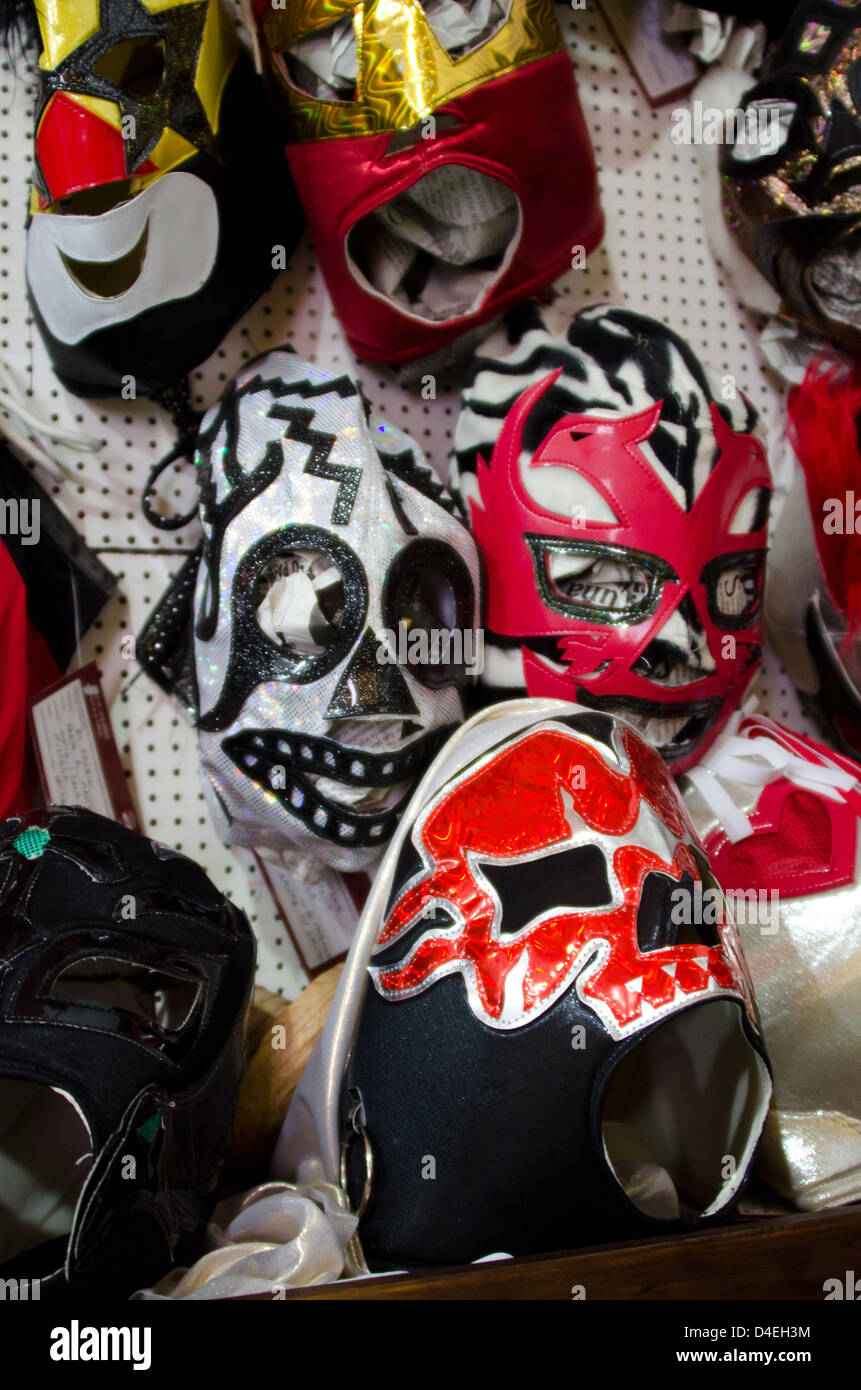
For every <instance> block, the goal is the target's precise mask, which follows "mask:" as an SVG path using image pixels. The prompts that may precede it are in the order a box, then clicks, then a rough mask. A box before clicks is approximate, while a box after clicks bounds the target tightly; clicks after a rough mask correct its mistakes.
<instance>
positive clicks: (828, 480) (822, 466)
mask: <svg viewBox="0 0 861 1390" xmlns="http://www.w3.org/2000/svg"><path fill="white" fill-rule="evenodd" d="M859 415H861V364H858V365H854V364H851V363H849V362H846V361H841V362H837V363H835V362H834V360H833V359H831V358H819V359H818V360H817V361H815V362H812V363H811V364H810V366H809V367H808V369H807V374H806V375H805V378H804V381H803V382H802V384H801V385H800V386H797V387H796V388H795V390H794V391H792V392H791V394H790V397H789V438H790V440H791V442H792V446H793V448H794V449H795V452H796V454H797V455H798V459H799V462H800V463H801V466H802V468H803V469H804V476H805V479H806V482H807V496H808V500H809V502H810V513H811V516H812V518H813V529H814V532H815V534H816V543H817V548H818V550H819V557H820V559H821V561H822V566H823V569H824V570H825V578H826V581H827V583H828V588H829V591H830V593H831V597H832V598H833V600H834V602H835V603H836V604H837V606H838V608H840V609H842V611H843V612H844V613H845V614H846V620H847V623H848V628H849V630H848V633H847V636H846V642H845V644H844V645H848V644H849V643H850V642H851V641H852V640H853V639H854V638H855V637H856V636H857V635H858V633H859V630H861V534H855V529H854V528H855V517H854V515H853V516H852V518H851V520H849V525H848V526H846V525H844V534H843V535H829V534H828V533H826V532H825V530H824V529H823V522H824V520H825V518H826V515H828V512H830V511H831V510H832V509H831V508H829V509H828V511H826V503H827V502H828V501H829V499H835V498H836V499H838V500H839V502H840V504H841V506H842V507H843V508H844V511H845V506H846V494H847V492H854V493H855V497H856V499H857V500H858V501H859V502H861V451H859V447H858V416H859ZM846 521H847V518H846V517H845V515H844V523H845V522H846ZM850 528H851V533H850ZM859 530H861V519H859Z"/></svg>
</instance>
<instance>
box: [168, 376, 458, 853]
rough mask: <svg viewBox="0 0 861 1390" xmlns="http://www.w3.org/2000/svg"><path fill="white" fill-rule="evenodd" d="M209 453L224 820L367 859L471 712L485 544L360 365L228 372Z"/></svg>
mask: <svg viewBox="0 0 861 1390" xmlns="http://www.w3.org/2000/svg"><path fill="white" fill-rule="evenodd" d="M197 463H198V470H199V478H200V487H201V492H200V514H201V520H202V523H203V528H204V546H203V555H202V560H201V563H200V567H199V570H198V575H197V582H196V590H195V597H194V616H193V639H194V641H193V646H194V674H195V685H196V695H197V704H198V729H199V739H200V760H201V771H202V775H203V779H204V787H205V791H206V795H207V799H208V801H209V804H210V809H211V811H212V814H213V817H214V820H215V823H216V826H217V828H218V829H219V832H220V834H221V835H222V838H223V839H224V840H225V841H227V842H228V843H234V844H242V845H254V846H256V847H267V848H269V849H272V850H276V851H284V850H288V851H291V852H293V853H294V854H295V853H297V852H298V854H299V855H301V856H308V857H310V858H314V859H317V860H322V861H323V862H325V863H327V864H329V865H330V866H332V867H334V868H337V869H357V868H361V867H363V866H365V865H366V864H368V863H369V862H370V861H371V860H372V859H373V858H374V857H375V855H376V853H377V851H378V850H379V849H380V848H381V847H382V846H383V845H384V844H385V843H386V842H387V841H388V839H389V838H390V836H391V834H392V832H393V830H394V828H395V825H396V824H397V820H398V816H399V814H400V810H401V808H402V806H403V805H404V804H405V801H406V799H407V798H408V796H409V794H410V792H411V790H412V786H413V784H414V782H415V780H416V778H417V776H418V775H419V774H420V773H421V772H422V771H423V770H424V767H425V766H426V765H427V763H428V762H429V761H430V759H431V757H432V756H433V755H434V753H435V752H436V751H437V749H438V748H439V747H440V745H441V744H442V743H443V742H444V740H445V739H446V738H447V736H448V734H449V733H450V732H451V730H452V728H453V727H455V726H456V725H457V724H459V723H460V721H461V720H462V718H463V713H464V706H463V690H464V687H465V685H466V684H468V682H469V680H470V667H471V665H472V666H473V667H474V665H475V650H476V648H475V638H476V628H477V624H478V621H479V607H478V604H479V578H478V559H477V553H476V549H475V546H474V543H473V541H472V539H471V537H470V535H469V533H468V531H467V529H466V527H465V526H464V525H463V523H462V522H461V520H460V519H459V517H458V516H457V514H456V512H455V505H454V503H453V502H452V500H451V498H450V497H449V496H448V495H447V494H446V493H445V491H444V490H443V488H442V485H441V484H440V483H439V482H438V481H437V479H436V478H435V476H434V475H433V473H432V472H431V470H430V469H429V468H428V466H427V464H426V463H425V461H424V458H423V456H422V454H421V452H420V451H419V450H418V448H417V447H416V445H415V444H414V442H413V441H412V440H411V439H410V438H409V437H408V436H407V435H405V434H404V433H403V432H402V431H401V430H398V429H396V428H393V427H392V426H390V425H387V424H385V423H383V422H381V421H380V420H378V419H376V418H375V417H374V415H373V414H372V412H371V411H370V409H369V407H368V405H367V403H366V401H365V400H364V398H363V396H362V394H361V392H360V390H359V388H358V386H357V385H356V384H355V383H354V382H353V381H352V380H351V379H350V378H349V377H347V376H338V377H336V376H333V375H332V374H331V373H329V372H327V371H325V370H324V369H322V368H320V367H317V366H314V365H312V364H310V363H308V362H305V361H303V360H302V359H301V358H299V357H297V356H295V355H294V354H292V353H291V352H289V351H283V350H282V351H276V352H273V353H270V354H269V355H268V356H266V357H265V358H263V359H259V360H258V361H257V362H255V363H254V364H252V365H251V366H249V367H248V368H247V369H246V370H245V371H244V372H243V373H242V374H241V375H240V376H238V377H237V378H236V379H235V380H234V381H233V382H232V383H231V384H230V386H229V387H228V389H227V391H226V392H225V395H224V397H223V398H222V401H221V403H220V404H219V406H218V407H216V408H215V409H214V410H213V411H211V412H210V413H209V415H208V416H207V417H206V419H205V420H204V422H203V426H202V429H201V432H200V435H199V439H198V457H197Z"/></svg>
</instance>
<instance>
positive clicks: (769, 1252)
mask: <svg viewBox="0 0 861 1390" xmlns="http://www.w3.org/2000/svg"><path fill="white" fill-rule="evenodd" d="M847 1269H854V1270H857V1271H858V1273H859V1274H861V1205H856V1206H852V1207H844V1208H842V1209H841V1210H838V1211H829V1212H824V1213H822V1214H820V1215H815V1216H788V1217H779V1218H771V1219H767V1220H758V1221H744V1222H736V1223H735V1224H733V1225H731V1226H725V1227H722V1228H720V1229H717V1230H713V1231H708V1232H704V1233H699V1234H696V1235H690V1236H684V1237H681V1238H678V1237H676V1238H673V1239H665V1240H656V1241H637V1242H633V1243H629V1244H625V1245H614V1246H604V1247H601V1248H599V1249H592V1250H581V1251H576V1252H574V1253H573V1254H564V1255H553V1256H540V1257H536V1258H530V1259H522V1260H504V1261H500V1262H499V1263H494V1264H486V1265H477V1266H476V1265H472V1266H468V1267H467V1268H465V1269H448V1270H439V1271H437V1272H434V1273H428V1274H422V1275H414V1274H408V1275H395V1276H386V1277H385V1278H377V1279H363V1280H355V1281H350V1282H342V1283H339V1284H327V1285H323V1286H319V1287H317V1288H312V1289H293V1290H288V1291H287V1293H286V1298H287V1299H289V1300H293V1299H314V1300H321V1299H337V1300H343V1299H445V1300H452V1299H564V1300H566V1301H567V1300H570V1299H571V1298H572V1288H573V1287H574V1286H575V1285H582V1286H583V1288H584V1290H585V1297H586V1299H587V1300H589V1299H592V1300H594V1299H816V1300H819V1301H820V1302H821V1301H822V1299H823V1296H824V1292H823V1284H824V1281H825V1280H826V1279H830V1278H835V1277H836V1278H841V1279H842V1278H843V1275H844V1271H845V1270H847Z"/></svg>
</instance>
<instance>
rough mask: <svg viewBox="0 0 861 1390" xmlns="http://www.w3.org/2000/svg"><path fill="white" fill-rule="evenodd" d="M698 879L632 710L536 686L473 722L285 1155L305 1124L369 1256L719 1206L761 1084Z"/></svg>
mask: <svg viewBox="0 0 861 1390" xmlns="http://www.w3.org/2000/svg"><path fill="white" fill-rule="evenodd" d="M713 883H714V881H713V879H712V878H711V875H710V872H709V869H708V865H707V861H706V859H705V856H704V854H703V852H702V849H701V847H700V846H699V843H698V841H697V840H696V839H695V837H694V835H693V833H692V829H691V825H690V822H689V820H688V817H687V814H686V812H685V810H684V807H683V804H682V802H681V799H680V797H679V794H678V792H677V790H676V788H675V786H674V783H673V780H672V777H671V775H670V773H669V770H668V769H667V768H666V766H665V764H664V763H663V762H662V760H661V758H660V756H659V755H658V753H657V752H656V751H655V750H654V749H653V748H651V747H649V745H647V744H646V742H645V741H644V740H643V739H642V738H640V736H639V735H638V734H637V733H636V732H635V731H634V730H633V729H632V728H630V726H628V725H626V724H624V723H623V722H622V721H620V720H619V719H617V718H615V717H614V716H608V715H602V714H596V713H594V712H591V711H587V710H583V709H578V708H577V707H572V706H571V705H570V704H563V703H562V702H558V701H550V700H548V701H544V700H522V701H516V702H513V703H510V704H503V705H498V706H494V707H492V708H491V709H488V710H486V711H485V712H484V713H483V714H481V715H478V716H476V718H475V719H474V720H472V721H471V722H470V723H469V724H468V725H466V727H465V728H464V729H463V730H462V731H461V732H460V733H459V734H458V735H455V737H454V738H453V739H452V740H451V742H450V743H449V744H448V745H447V746H446V748H445V749H444V750H443V751H442V753H441V754H440V756H439V758H438V759H437V761H436V762H435V763H434V765H433V766H432V768H431V769H430V771H429V772H428V774H427V777H426V778H425V780H424V781H423V783H422V785H421V787H420V788H419V790H418V791H417V793H416V796H415V798H414V801H413V802H412V804H411V806H410V808H409V810H408V811H407V812H406V814H405V816H404V820H403V823H402V826H401V827H400V828H399V830H398V833H397V837H396V839H395V841H394V842H393V844H392V846H391V847H390V849H389V851H388V853H387V855H386V858H385V859H384V861H383V864H382V865H381V867H380V870H379V874H378V877H377V879H376V880H375V883H374V887H373V889H372V893H371V897H370V898H369V900H368V904H367V907H366V910H365V915H364V917H363V919H362V922H361V924H360V926H359V931H358V935H357V937H356V939H355V941H354V944H353V947H352V949H351V953H350V956H349V958H348V961H347V964H346V966H345V968H344V974H343V976H342V978H341V981H340V984H339V988H338V991H337V993H336V995H335V999H334V1001H333V1004H332V1007H331V1011H330V1014H329V1022H328V1023H327V1026H326V1028H325V1029H324V1032H323V1035H322V1039H321V1042H320V1043H319V1044H318V1048H317V1052H316V1055H315V1056H314V1057H312V1059H311V1062H310V1063H309V1069H308V1073H307V1079H306V1078H303V1080H302V1082H300V1086H299V1089H298V1091H297V1093H296V1096H295V1097H294V1100H293V1103H292V1105H291V1108H290V1111H289V1113H288V1116H287V1120H286V1123H285V1128H284V1132H283V1134H282V1137H281V1140H280V1142H279V1146H278V1150H277V1151H276V1160H275V1171H276V1172H277V1173H279V1174H283V1175H285V1176H286V1175H287V1173H288V1172H290V1173H295V1174H297V1175H301V1173H302V1171H303V1164H304V1163H305V1162H306V1161H308V1160H312V1159H313V1151H314V1143H313V1141H312V1140H311V1137H310V1136H312V1135H313V1134H316V1140H317V1143H318V1144H319V1145H320V1148H319V1149H318V1151H317V1152H318V1153H319V1157H320V1158H322V1160H323V1165H324V1168H325V1169H326V1174H327V1176H329V1175H330V1173H332V1172H334V1174H335V1175H337V1174H338V1173H339V1171H340V1180H341V1182H342V1184H343V1186H344V1187H345V1189H346V1190H347V1192H348V1194H349V1196H350V1199H351V1204H352V1207H353V1210H356V1209H361V1221H360V1226H359V1234H360V1237H361V1242H362V1246H363V1249H364V1252H365V1255H366V1257H367V1260H368V1262H369V1264H370V1265H371V1267H372V1268H383V1267H385V1266H386V1265H389V1266H391V1264H392V1263H401V1262H404V1263H408V1264H409V1263H412V1262H415V1263H452V1264H457V1263H461V1262H465V1261H467V1260H472V1259H476V1258H479V1257H481V1256H483V1255H486V1254H488V1253H489V1252H491V1251H495V1250H505V1251H508V1252H509V1253H511V1254H528V1253H535V1252H538V1251H546V1250H554V1249H560V1248H568V1247H571V1246H575V1245H582V1244H591V1243H593V1242H600V1241H604V1240H612V1239H620V1238H623V1237H625V1236H632V1235H635V1234H637V1233H640V1234H643V1233H645V1232H646V1231H652V1232H654V1231H655V1230H659V1229H661V1228H663V1229H665V1230H666V1229H668V1228H672V1227H673V1225H676V1226H678V1225H679V1224H680V1223H681V1224H693V1223H695V1222H696V1221H697V1220H700V1219H702V1218H703V1217H711V1216H716V1215H717V1214H718V1213H720V1212H725V1211H727V1210H728V1209H729V1207H730V1206H731V1205H732V1203H733V1201H734V1199H735V1197H736V1195H737V1193H738V1190H739V1185H740V1183H741V1182H742V1181H743V1180H744V1173H745V1171H746V1169H747V1167H748V1164H749V1162H750V1159H751V1156H752V1153H753V1149H754V1147H755V1144H756V1140H757V1137H758V1135H759V1131H760V1129H761V1126H762V1123H763V1119H764V1116H765V1109H766V1108H767V1104H768V1097H769V1094H770V1084H769V1080H768V1073H767V1067H766V1064H765V1062H764V1060H763V1055H762V1051H761V1042H760V1039H759V1032H758V1024H757V1020H756V1012H755V1007H754V1004H753V997H752V992H751V989H750V985H749V981H748V978H747V974H746V967H745V965H744V962H743V958H742V957H741V954H740V951H739V948H738V943H737V940H736V937H735V934H734V928H733V927H732V925H731V924H730V923H729V922H726V921H720V917H719V914H717V913H715V914H714V916H713V917H712V919H711V923H712V924H710V925H706V924H705V922H706V915H705V914H698V913H697V912H696V911H695V910H693V904H694V901H695V900H696V899H697V892H698V890H699V893H700V895H702V893H703V891H704V887H705V886H706V885H707V886H709V887H710V888H712V887H713ZM713 891H714V892H715V893H716V892H717V890H716V889H713ZM685 902H687V903H688V906H689V908H690V909H691V910H688V911H687V912H686V911H685V910H684V904H685ZM680 907H681V909H682V910H681V911H680V910H678V909H679V908H680ZM699 916H702V917H703V925H698V924H697V923H698V919H699ZM716 921H720V925H714V923H715V922H716ZM682 922H685V925H681V923H682ZM327 1107H328V1108H327ZM312 1121H313V1123H312ZM342 1134H343V1136H344V1144H343V1158H341V1154H340V1153H339V1147H338V1141H339V1139H340V1137H341V1135H342ZM434 1134H436V1135H437V1136H438V1135H440V1134H444V1135H445V1157H444V1158H443V1157H442V1156H440V1157H439V1158H438V1161H437V1162H436V1163H435V1164H434V1168H433V1170H432V1171H429V1169H428V1165H427V1162H426V1160H427V1158H428V1156H433V1155H435V1154H436V1153H438V1145H437V1146H436V1147H435V1146H434V1143H433V1135H434ZM727 1154H733V1155H734V1157H735V1160H736V1161H735V1163H734V1164H733V1165H732V1177H731V1178H727V1177H726V1176H725V1175H726V1174H727V1173H728V1172H729V1167H728V1166H727V1165H724V1166H723V1168H722V1164H721V1156H722V1155H727ZM423 1164H424V1166H423ZM572 1174H575V1175H576V1180H575V1181H572ZM428 1177H433V1178H434V1181H433V1182H430V1181H427V1178H428ZM299 1180H300V1181H301V1176H300V1178H299ZM444 1212H447V1213H448V1215H447V1217H445V1219H444V1218H443V1213H444Z"/></svg>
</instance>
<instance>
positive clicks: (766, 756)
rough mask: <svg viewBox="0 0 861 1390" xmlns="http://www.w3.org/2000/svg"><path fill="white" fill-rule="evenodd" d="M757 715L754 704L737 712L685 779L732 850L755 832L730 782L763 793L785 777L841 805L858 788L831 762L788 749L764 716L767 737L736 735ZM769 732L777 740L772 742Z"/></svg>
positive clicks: (761, 723)
mask: <svg viewBox="0 0 861 1390" xmlns="http://www.w3.org/2000/svg"><path fill="white" fill-rule="evenodd" d="M755 709H756V700H755V699H753V700H749V701H748V702H747V704H746V705H745V706H744V708H743V709H740V710H737V711H736V712H735V714H734V715H733V716H732V718H731V719H730V721H729V723H728V724H727V726H726V728H725V729H724V731H723V733H722V734H721V735H720V737H719V738H718V739H717V741H716V743H715V744H714V747H713V748H711V750H710V751H709V752H708V753H707V754H706V756H705V758H704V760H703V761H702V763H700V764H699V766H698V767H695V768H692V769H691V770H690V771H689V772H687V773H686V774H685V775H686V777H687V778H688V780H689V782H691V784H692V785H693V786H694V787H696V789H697V791H698V792H699V793H700V796H701V797H702V798H703V800H704V801H705V803H706V805H707V806H708V807H709V809H710V810H711V811H712V812H713V813H714V815H715V816H716V817H717V819H718V820H719V822H720V823H721V825H722V826H723V829H724V830H725V831H726V833H727V835H728V837H729V839H730V840H732V842H733V844H737V843H738V841H739V840H744V839H746V837H747V836H748V835H751V834H752V833H753V827H752V825H751V823H750V820H749V818H748V817H747V816H746V815H745V814H744V812H743V811H741V810H739V808H738V806H737V805H736V804H735V801H734V799H733V796H732V793H731V792H730V791H729V790H728V789H727V786H726V783H727V782H734V783H736V784H740V785H741V786H743V787H765V786H768V784H769V783H770V782H777V781H778V780H779V779H780V778H782V777H783V778H786V779H787V780H788V781H790V782H792V783H794V784H795V786H797V787H802V788H803V789H804V790H805V791H812V792H816V793H817V794H818V795H819V796H824V797H826V798H827V799H828V800H829V801H842V800H843V794H844V793H845V792H848V791H851V789H852V788H853V787H855V786H857V779H856V778H855V777H853V776H852V774H851V773H849V772H846V771H845V769H844V768H842V767H839V766H838V765H837V763H833V762H831V760H830V759H828V760H827V761H823V762H819V763H814V762H809V761H808V760H807V759H806V758H804V757H802V756H801V755H800V754H799V753H796V752H794V751H793V750H792V749H791V748H787V747H786V745H785V744H784V743H783V742H782V741H781V740H782V730H781V729H780V726H779V725H777V724H775V723H774V722H773V720H771V719H767V718H766V717H765V716H764V715H757V717H756V725H755V729H756V730H763V731H765V734H766V736H765V737H761V736H759V735H758V736H757V737H751V736H750V735H751V734H752V733H753V732H754V729H751V730H750V731H749V733H747V734H745V735H740V734H739V732H738V730H739V726H740V725H741V722H742V720H743V719H745V718H747V717H748V716H750V715H752V714H753V712H754V710H755ZM771 731H773V736H771V737H769V736H768V735H769V733H771ZM817 756H818V757H820V758H823V759H825V754H823V753H817Z"/></svg>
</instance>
